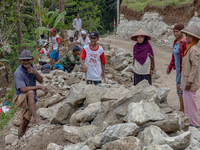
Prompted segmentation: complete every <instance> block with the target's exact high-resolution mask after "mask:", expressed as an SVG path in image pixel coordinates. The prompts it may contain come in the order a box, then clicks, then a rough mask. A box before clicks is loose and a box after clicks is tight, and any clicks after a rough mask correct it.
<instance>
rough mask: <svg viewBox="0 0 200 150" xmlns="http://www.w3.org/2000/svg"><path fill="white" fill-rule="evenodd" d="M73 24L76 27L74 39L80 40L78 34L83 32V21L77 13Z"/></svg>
mask: <svg viewBox="0 0 200 150" xmlns="http://www.w3.org/2000/svg"><path fill="white" fill-rule="evenodd" d="M72 25H73V27H74V39H75V40H78V34H79V32H81V26H82V22H81V19H80V15H79V14H77V15H76V18H75V19H74V21H73V24H72Z"/></svg>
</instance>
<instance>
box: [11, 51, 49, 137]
mask: <svg viewBox="0 0 200 150" xmlns="http://www.w3.org/2000/svg"><path fill="white" fill-rule="evenodd" d="M19 60H20V62H21V65H20V66H19V67H18V68H17V69H16V71H15V73H14V78H15V91H16V94H15V96H14V100H13V103H14V104H15V105H16V106H17V107H19V108H20V109H19V115H20V117H21V119H22V122H21V125H20V126H19V129H18V138H19V139H20V138H21V137H22V136H23V135H24V134H25V132H26V128H27V127H28V124H29V121H30V119H31V116H33V120H34V122H35V123H36V124H37V125H40V124H43V123H46V121H43V120H41V119H39V118H38V116H37V113H36V102H37V100H38V98H37V93H36V91H37V90H42V91H44V92H45V94H47V93H48V89H47V88H46V87H44V86H42V85H36V81H38V82H39V83H40V84H41V83H43V77H42V76H41V75H40V74H39V73H38V72H37V70H36V68H35V66H33V64H32V62H33V60H34V58H33V55H32V53H31V52H30V51H29V50H24V51H22V52H21V54H20V56H19Z"/></svg>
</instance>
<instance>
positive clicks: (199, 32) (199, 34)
mask: <svg viewBox="0 0 200 150" xmlns="http://www.w3.org/2000/svg"><path fill="white" fill-rule="evenodd" d="M181 32H183V33H187V34H189V35H192V36H194V37H196V38H198V39H200V29H199V28H198V27H197V26H191V27H186V28H185V29H183V30H181Z"/></svg>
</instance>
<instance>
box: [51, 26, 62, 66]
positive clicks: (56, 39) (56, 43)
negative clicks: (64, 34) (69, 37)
mask: <svg viewBox="0 0 200 150" xmlns="http://www.w3.org/2000/svg"><path fill="white" fill-rule="evenodd" d="M50 33H51V35H52V42H53V46H52V52H51V54H50V56H49V57H50V64H51V65H53V64H52V63H53V59H54V60H55V61H56V62H57V61H58V59H59V52H60V50H59V49H60V43H61V42H60V36H59V35H58V34H57V33H56V28H52V29H51V30H50Z"/></svg>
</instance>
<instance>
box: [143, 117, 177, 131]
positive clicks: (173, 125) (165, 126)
mask: <svg viewBox="0 0 200 150" xmlns="http://www.w3.org/2000/svg"><path fill="white" fill-rule="evenodd" d="M151 125H154V126H157V127H159V128H160V129H161V130H163V131H164V132H165V133H174V132H176V131H179V130H180V123H179V118H178V117H177V116H176V115H173V114H167V116H166V119H165V120H162V121H155V122H147V123H145V124H143V125H142V126H140V129H139V130H140V131H141V130H144V129H145V128H146V127H149V126H151Z"/></svg>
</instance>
